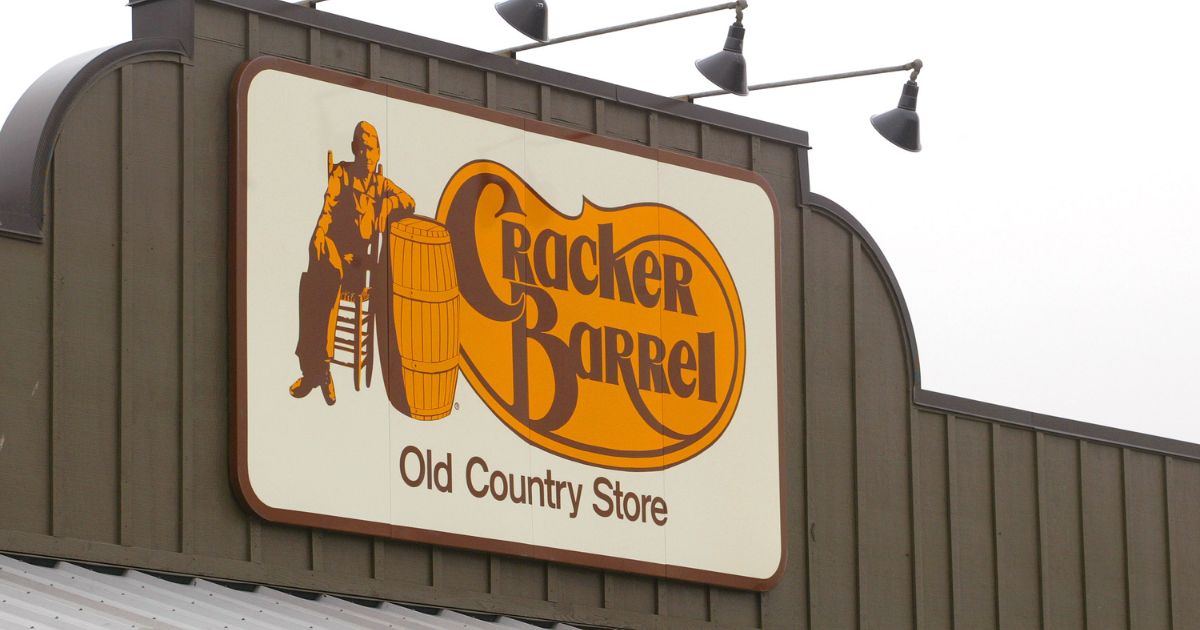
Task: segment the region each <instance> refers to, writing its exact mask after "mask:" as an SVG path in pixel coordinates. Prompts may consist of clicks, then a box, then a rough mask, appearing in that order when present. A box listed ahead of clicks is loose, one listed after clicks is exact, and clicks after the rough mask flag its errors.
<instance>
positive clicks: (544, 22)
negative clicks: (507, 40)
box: [496, 0, 550, 42]
mask: <svg viewBox="0 0 1200 630" xmlns="http://www.w3.org/2000/svg"><path fill="white" fill-rule="evenodd" d="M547 12H548V9H547V8H546V2H545V0H504V2H497V3H496V13H499V14H500V17H502V18H504V21H505V22H508V24H509V26H511V27H513V28H515V29H517V30H518V31H520V32H521V34H522V35H524V36H526V37H528V38H530V39H536V40H537V41H539V42H544V41H547V40H548V39H550V34H549V32H550V29H549V19H548V18H547Z"/></svg>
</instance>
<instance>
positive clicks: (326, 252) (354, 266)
mask: <svg viewBox="0 0 1200 630" xmlns="http://www.w3.org/2000/svg"><path fill="white" fill-rule="evenodd" d="M350 147H351V150H352V151H353V152H354V161H353V162H339V163H338V164H336V165H334V166H333V168H331V169H330V171H329V184H328V187H327V188H326V190H325V203H324V205H323V206H322V208H321V216H320V217H319V218H318V219H317V227H316V229H315V230H313V236H312V241H311V242H310V243H309V248H308V270H307V271H306V272H304V274H302V275H301V276H300V331H299V335H298V337H299V338H298V339H297V341H296V357H297V358H298V359H299V360H300V378H298V379H296V382H294V383H292V386H291V388H290V391H291V394H292V396H295V397H296V398H303V397H304V396H307V395H308V393H309V392H311V391H312V390H313V389H314V388H316V387H320V388H321V393H322V394H323V395H324V396H325V402H326V404H329V405H332V404H333V403H334V402H335V401H336V400H337V396H336V394H335V393H334V389H333V377H332V376H331V375H330V373H329V362H330V360H331V359H332V358H333V341H334V331H335V326H336V324H337V310H338V294H339V292H340V291H341V290H342V287H343V285H347V286H352V287H355V288H356V289H361V288H362V287H363V283H364V280H365V276H366V272H367V266H368V264H369V261H368V260H367V247H368V245H369V244H370V243H371V241H373V240H374V239H375V237H376V234H378V233H381V232H385V231H386V230H387V226H388V222H389V221H390V220H392V219H393V218H398V217H397V216H395V215H394V213H396V212H399V213H400V214H401V215H411V214H412V213H413V209H414V207H415V205H416V204H415V203H414V202H413V198H412V197H411V196H410V195H409V194H408V193H406V192H404V190H402V189H401V188H400V187H399V186H397V185H396V184H394V183H393V182H392V181H391V180H389V179H387V178H386V177H384V176H383V168H382V166H381V165H380V164H379V157H380V150H379V133H378V132H377V131H376V130H375V127H373V126H372V125H371V124H370V123H368V122H365V121H364V122H360V123H358V125H357V126H356V127H355V128H354V139H353V140H352V141H351V143H350Z"/></svg>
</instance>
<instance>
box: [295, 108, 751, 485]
mask: <svg viewBox="0 0 1200 630" xmlns="http://www.w3.org/2000/svg"><path fill="white" fill-rule="evenodd" d="M379 144H380V143H379V137H378V134H377V132H376V131H375V129H374V127H372V126H371V125H370V124H369V123H366V122H363V123H360V124H359V125H358V126H357V127H356V128H355V131H354V138H353V140H352V144H351V148H352V150H353V152H354V161H352V162H341V163H338V164H334V162H333V157H332V152H330V155H329V157H328V176H329V183H328V187H327V190H326V194H325V201H324V206H323V208H322V212H321V215H320V216H319V218H318V221H317V226H316V228H315V229H314V233H313V238H312V241H311V243H310V244H309V267H308V270H307V271H306V272H305V273H304V274H303V275H302V277H301V280H300V296H299V297H300V299H299V312H300V313H299V314H300V327H299V340H298V341H297V346H296V355H297V357H298V359H299V362H300V369H301V376H300V378H298V379H297V380H296V381H295V382H294V383H293V384H292V386H291V387H290V392H291V394H292V395H293V396H295V397H304V396H306V395H307V394H308V393H309V392H310V391H312V390H314V389H318V388H319V389H320V391H321V393H322V394H323V397H324V399H325V402H326V403H327V404H329V405H333V404H335V402H336V394H335V392H334V385H333V374H332V373H331V366H335V365H337V366H344V367H347V368H351V369H352V371H353V379H354V386H355V389H359V388H360V387H361V386H362V385H363V384H364V383H365V385H366V386H368V387H369V386H370V385H371V381H372V372H373V367H374V365H375V363H376V362H378V363H379V364H380V366H381V368H382V372H383V373H382V376H383V380H384V384H385V387H386V390H387V394H388V398H389V400H390V401H391V404H392V406H393V407H395V408H396V409H397V410H399V411H400V412H402V413H404V414H405V415H407V416H409V417H411V418H413V419H416V420H438V419H440V418H444V417H446V416H448V415H450V414H451V413H452V412H453V409H454V408H455V404H454V398H455V386H456V382H457V379H458V372H459V371H461V372H462V373H463V374H464V375H465V377H466V379H467V381H468V382H469V383H470V385H471V388H472V389H473V390H474V391H475V393H476V394H477V395H478V396H479V397H480V398H481V399H482V400H483V402H484V403H485V404H486V405H487V407H488V408H489V409H490V410H491V411H492V412H493V413H494V414H495V415H496V416H497V417H498V418H499V419H500V421H501V422H503V423H504V424H505V425H506V426H507V427H508V428H509V429H511V430H512V431H513V432H514V433H516V434H517V435H518V436H520V437H521V438H523V439H524V440H526V441H527V442H529V443H531V444H533V445H535V446H537V447H539V448H541V449H543V450H545V451H548V452H550V453H553V454H555V455H558V456H561V457H565V458H568V459H571V460H575V461H578V462H582V463H585V464H590V465H594V466H601V467H606V468H614V469H622V470H661V469H663V468H667V467H670V466H673V465H676V464H679V463H681V462H684V461H687V460H688V459H690V458H692V457H695V456H696V455H698V454H699V453H701V452H702V451H704V450H705V449H706V448H708V447H709V446H711V445H712V444H713V443H714V442H716V440H717V439H719V438H720V436H721V435H722V433H723V432H724V431H725V429H726V427H727V426H728V425H729V422H730V419H731V418H732V417H733V414H734V411H735V409H736V407H737V404H738V398H739V396H740V394H741V389H742V379H743V376H744V372H745V362H746V348H745V325H744V322H743V318H742V309H741V303H740V302H739V300H738V294H737V290H736V287H735V286H734V283H733V279H732V277H731V275H730V273H729V270H728V269H727V268H726V266H725V263H724V261H723V260H722V258H721V255H720V253H719V252H718V251H717V249H716V248H715V246H714V245H713V244H712V242H711V241H710V240H709V238H708V236H707V235H706V234H705V233H704V232H703V231H702V230H701V229H700V228H699V227H698V226H697V225H696V224H695V223H694V222H692V221H691V219H689V218H688V217H687V216H686V215H684V214H683V213H681V212H680V211H678V210H676V209H674V208H671V207H668V206H665V205H660V204H656V203H636V204H632V205H628V206H622V207H619V208H600V207H597V206H595V205H593V204H591V203H590V202H588V201H587V200H586V199H584V200H583V208H582V212H581V213H580V214H579V215H578V216H569V215H566V214H563V213H560V212H559V211H558V210H556V209H555V208H553V207H551V206H550V204H549V203H548V202H547V201H545V200H544V199H543V198H542V197H541V196H539V195H538V193H537V191H535V190H534V189H533V188H532V187H530V186H529V185H528V184H527V183H526V182H525V181H524V180H522V179H521V178H520V177H519V176H518V175H517V174H516V173H514V172H513V171H512V170H510V169H509V168H507V167H506V166H504V165H502V164H500V163H497V162H492V161H486V160H480V161H475V162H471V163H468V164H466V165H464V166H462V167H461V168H459V170H458V171H457V172H456V173H455V174H454V175H453V176H452V177H451V178H450V180H449V182H448V183H447V184H446V186H445V189H444V191H443V193H442V197H441V200H440V202H439V204H438V207H437V214H436V220H431V219H428V218H424V217H420V216H417V215H415V205H416V204H415V202H414V201H413V199H412V197H411V196H409V195H408V194H407V193H406V192H405V191H404V190H403V189H402V188H401V187H400V186H399V185H397V184H396V183H394V182H392V180H390V179H388V178H386V177H384V176H383V172H382V168H381V167H380V165H379V162H380V147H379ZM377 329H378V330H377ZM377 352H378V355H379V358H378V359H376V353H377Z"/></svg>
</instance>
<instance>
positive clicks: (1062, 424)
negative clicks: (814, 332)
mask: <svg viewBox="0 0 1200 630" xmlns="http://www.w3.org/2000/svg"><path fill="white" fill-rule="evenodd" d="M804 203H805V205H807V206H810V207H813V208H818V209H820V210H822V211H824V212H826V213H828V214H829V215H831V216H832V217H833V218H835V219H836V220H838V221H841V222H842V223H843V224H845V225H846V227H848V228H849V229H850V230H851V231H852V232H853V233H854V234H855V235H856V236H858V238H859V240H860V241H861V242H862V243H863V245H865V246H866V248H867V249H868V251H869V252H870V254H871V255H872V257H874V259H875V261H876V263H877V264H878V265H879V268H880V270H881V271H882V272H883V274H884V276H885V277H886V279H887V284H888V290H889V291H890V292H891V295H892V298H893V299H894V300H895V303H896V311H897V313H898V315H899V317H900V320H901V322H902V324H901V327H902V329H903V337H904V344H905V350H906V352H907V353H908V356H909V361H910V369H911V370H912V377H913V380H912V403H913V404H914V405H916V406H917V407H920V408H922V409H925V410H928V411H933V412H938V413H945V414H949V415H961V416H963V417H966V418H978V419H981V420H988V421H992V422H997V423H1000V424H1005V425H1009V426H1013V427H1019V428H1024V429H1032V430H1035V431H1042V432H1045V433H1051V434H1054V435H1059V436H1063V437H1068V438H1076V439H1081V440H1087V441H1090V442H1096V443H1102V444H1108V445H1110V446H1114V447H1118V448H1130V449H1135V450H1140V451H1148V452H1152V453H1157V454H1160V455H1166V456H1173V457H1180V458H1184V459H1190V460H1195V461H1200V444H1195V443H1192V442H1187V441H1184V440H1176V439H1172V438H1168V437H1163V436H1159V435H1152V434H1149V433H1140V432H1138V431H1130V430H1128V429H1120V428H1117V427H1111V426H1106V425H1102V424H1095V423H1092V422H1081V421H1079V420H1071V419H1068V418H1061V417H1058V416H1051V415H1048V414H1043V413H1037V412H1033V411H1026V410H1023V409H1016V408H1014V407H1006V406H1004V405H997V404H994V403H989V402H983V401H980V400H973V399H970V398H963V397H961V396H954V395H951V394H943V393H941V392H934V391H930V390H927V389H923V388H922V387H921V368H920V360H919V359H918V357H917V340H916V334H915V332H914V330H913V325H912V317H911V315H910V314H909V310H908V304H907V303H906V302H905V300H904V293H903V292H902V291H901V290H900V283H899V282H898V281H897V280H896V275H895V273H893V272H892V267H891V265H889V264H888V261H887V257H885V256H884V255H883V251H882V250H881V249H880V248H879V244H878V243H876V242H875V239H874V238H872V237H871V235H870V233H868V232H867V229H866V228H865V227H863V225H862V223H859V221H858V219H856V218H854V215H852V214H850V212H849V211H847V210H846V209H845V208H843V207H841V206H840V205H838V204H837V202H835V201H833V200H832V199H829V198H828V197H824V196H822V195H818V194H815V193H809V194H808V195H807V196H806V198H805V202H804Z"/></svg>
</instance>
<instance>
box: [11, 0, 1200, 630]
mask: <svg viewBox="0 0 1200 630" xmlns="http://www.w3.org/2000/svg"><path fill="white" fill-rule="evenodd" d="M195 9H196V12H195V29H196V39H195V43H194V56H193V57H191V58H186V57H179V56H155V57H146V58H141V59H137V60H135V61H134V62H131V63H127V64H124V65H122V66H121V67H119V68H118V69H116V70H115V71H113V72H110V73H108V74H106V75H105V76H103V77H100V78H99V79H98V80H97V81H96V82H95V83H94V84H93V85H92V86H91V87H89V88H88V89H87V90H86V92H85V93H84V94H83V95H82V96H81V97H80V99H79V100H78V101H77V102H76V104H75V105H74V107H73V109H72V110H71V112H70V114H69V116H68V118H67V121H66V124H65V126H64V128H63V130H62V133H61V135H60V137H59V139H58V142H57V144H56V146H55V149H54V155H53V163H52V168H51V172H50V174H49V175H50V176H49V180H48V186H49V194H48V197H47V199H48V204H47V208H46V224H45V226H46V227H45V236H46V238H45V241H44V242H43V243H40V244H36V243H30V242H23V241H17V240H11V239H0V294H2V295H3V296H4V300H3V302H0V353H2V354H3V359H2V360H0V409H2V410H3V419H2V420H0V435H3V436H4V442H3V447H2V449H3V450H0V489H2V490H0V551H9V552H19V553H27V554H34V555H47V556H56V557H63V558H71V559H79V560H86V561H92V562H98V563H109V564H118V565H123V566H134V567H143V568H148V569H156V570H160V571H167V572H178V573H186V574H195V575H204V576H213V577H219V578H225V579H231V580H244V581H254V582H261V583H268V584H273V585H278V586H284V587H291V588H297V589H311V590H321V591H327V592H334V593H344V594H351V595H358V596H362V597H368V598H384V599H391V600H397V601H404V602H413V603H420V604H430V605H437V606H446V607H453V608H459V609H465V610H472V611H484V612H500V613H506V614H511V615H518V616H525V617H534V618H544V619H556V620H561V621H566V622H571V623H577V624H593V625H598V626H618V627H645V628H704V627H711V628H788V629H790V628H839V629H840V628H889V629H890V628H949V627H957V628H969V629H975V628H1036V627H1042V628H1052V629H1058V628H1085V627H1086V628H1090V629H1093V630H1094V629H1097V628H1109V627H1111V628H1159V627H1163V628H1166V627H1175V628H1195V627H1200V598H1197V597H1196V596H1195V594H1196V593H1198V592H1200V536H1197V534H1196V532H1200V500H1198V497H1200V462H1198V461H1197V460H1196V459H1194V458H1192V457H1186V456H1182V455H1179V454H1166V453H1157V452H1154V451H1153V450H1152V449H1138V448H1132V447H1129V446H1127V445H1121V444H1117V443H1114V441H1112V440H1108V439H1102V438H1100V437H1096V438H1090V439H1089V438H1081V437H1079V436H1077V435H1072V434H1070V432H1068V431H1065V430H1063V431H1055V430H1046V429H1038V428H1031V427H1029V426H1021V424H1020V423H1016V422H1010V421H1005V420H1001V419H996V418H988V417H983V416H984V415H987V414H978V415H973V414H972V413H970V412H968V411H956V410H953V409H946V408H945V407H946V405H941V404H935V403H933V402H927V401H925V399H924V398H923V395H924V394H925V393H924V392H922V391H921V390H920V387H919V386H920V384H919V375H918V374H916V373H915V372H916V368H915V366H916V361H915V353H916V348H915V346H914V343H913V340H912V338H911V327H910V326H909V324H908V322H907V321H906V317H907V312H906V310H905V308H904V306H903V298H902V297H901V296H900V294H899V292H898V289H897V287H896V286H895V284H894V281H893V279H892V277H891V274H890V272H889V271H888V269H887V267H886V262H885V261H883V260H882V259H881V258H879V256H878V254H877V253H876V252H877V250H876V249H875V248H874V245H873V243H872V242H871V241H870V237H869V236H868V235H867V234H866V233H865V232H863V231H862V230H861V228H860V227H859V226H858V225H857V224H856V223H854V222H853V220H852V219H848V217H847V215H846V214H845V213H844V211H842V210H841V209H840V208H838V207H837V206H836V205H835V204H833V203H831V202H828V201H826V200H824V199H822V198H820V197H817V196H812V195H809V193H808V192H807V191H808V182H807V177H808V172H807V159H808V156H807V152H806V150H805V149H803V148H801V147H798V146H796V145H789V144H786V143H782V142H779V141H777V140H774V139H770V138H765V137H757V136H754V135H751V134H749V133H746V132H744V131H739V130H738V129H733V128H722V127H721V126H718V125H710V124H702V123H699V122H696V121H693V120H689V119H686V118H683V117H676V116H672V115H670V114H667V113H663V112H654V111H649V110H647V109H644V108H640V107H635V106H631V105H629V104H626V103H620V102H617V101H615V100H611V99H605V98H597V97H595V96H592V95H587V94H583V93H580V92H575V91H571V90H568V89H564V88H560V87H554V86H549V85H543V84H539V83H536V82H532V81H529V80H526V79H522V78H520V77H518V76H508V75H505V74H502V73H497V72H493V71H485V70H482V69H479V68H477V67H473V66H471V65H466V64H464V63H459V62H455V61H451V60H447V59H438V58H434V57H428V56H425V55H422V54H417V53H415V52H412V51H406V50H400V49H397V48H393V47H389V46H388V45H385V44H380V43H378V42H374V41H369V40H368V39H366V38H361V39H360V38H355V37H352V36H350V35H348V34H346V33H334V32H329V31H324V30H322V29H320V28H317V27H314V26H311V25H305V24H303V23H300V22H297V21H284V20H281V19H276V18H275V17H272V16H271V15H267V14H261V15H260V14H257V13H254V12H249V11H246V10H244V9H240V8H235V7H233V6H226V5H223V4H220V3H218V2H210V1H198V2H196V5H195ZM258 55H277V56H282V57H289V58H293V59H298V60H301V61H304V62H307V63H313V64H316V65H321V66H325V67H329V68H334V69H337V70H341V71H345V72H350V73H353V74H358V75H361V76H367V77H371V78H377V79H379V80H382V81H386V82H391V83H395V84H398V85H404V86H407V87H412V88H416V89H420V90H423V91H427V92H430V93H435V94H441V95H443V96H447V97H450V98H454V99H458V100H461V101H465V102H471V103H475V104H478V105H482V106H485V107H489V108H494V109H497V110H500V111H503V112H507V113H511V114H516V115H519V116H525V117H529V118H537V119H541V120H546V121H550V122H553V123H556V124H560V125H564V126H569V127H573V128H577V129H582V130H586V131H589V132H594V133H599V134H602V135H607V136H613V137H618V138H623V139H627V140H630V141H633V142H637V143H640V144H644V145H649V146H657V147H661V148H664V149H668V150H672V151H677V152H680V153H686V154H689V155H696V156H700V157H703V158H706V159H711V160H715V161H717V162H722V163H726V164H731V165H735V166H739V167H744V168H748V169H751V170H754V171H755V172H758V173H760V174H762V175H763V176H764V177H765V178H766V179H767V181H768V182H769V183H770V184H771V186H772V187H773V189H774V191H775V194H776V196H777V197H778V201H779V205H780V209H781V224H782V233H781V267H782V273H783V281H782V294H781V296H780V297H781V304H782V306H781V308H782V318H781V322H780V329H779V339H780V343H781V344H783V354H782V356H781V363H780V369H781V370H782V371H783V375H784V382H785V386H784V388H783V391H782V395H783V399H782V412H783V415H782V421H783V443H784V452H783V462H784V469H785V485H786V489H787V493H786V502H785V509H784V511H785V513H786V523H787V526H788V529H787V532H786V547H787V568H786V570H785V572H784V574H783V579H782V581H781V582H780V583H779V585H778V586H777V587H776V588H775V589H774V590H772V591H770V592H766V593H753V592H742V591H736V590H729V589H723V588H715V587H707V586H703V585H696V584H688V583H682V582H675V581H670V580H662V579H655V578H651V577H644V576H637V575H626V574H620V573H614V572H604V571H598V570H593V569H587V568H580V567H574V566H566V565H559V564H554V563H548V562H541V561H531V560H527V559H521V558H512V557H504V556H498V555H489V554H484V553H478V552H472V551H464V550H457V549H450V548H441V547H434V546H429V545H421V544H411V543H406V542H399V541H390V540H382V539H373V538H370V537H364V536H359V535H349V534H343V533H338V532H330V531H319V530H309V529H302V528H297V527H288V526H278V525H273V524H270V523H266V522H263V521H261V520H260V519H258V518H256V517H254V516H252V515H251V514H250V513H249V512H247V511H246V510H244V509H243V508H242V507H241V506H240V505H239V504H238V502H237V500H236V499H235V494H234V492H233V491H232V490H231V488H230V484H229V474H228V457H229V452H228V441H229V414H228V407H229V402H228V393H229V387H228V384H227V381H228V378H229V353H228V320H227V311H226V309H227V303H228V300H227V295H228V286H227V279H226V278H227V273H228V269H227V260H228V236H227V228H228V222H229V194H228V169H229V156H230V153H229V145H228V140H227V138H228V135H229V129H228V117H229V112H228V102H229V85H230V81H231V79H232V77H233V73H234V71H235V69H236V68H237V67H238V66H239V64H241V63H242V62H244V61H246V60H247V59H250V58H253V57H255V56H258ZM6 159H7V156H6ZM767 245H768V244H764V246H767ZM929 400H933V399H932V398H929ZM713 544H714V545H719V544H721V541H713Z"/></svg>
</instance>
